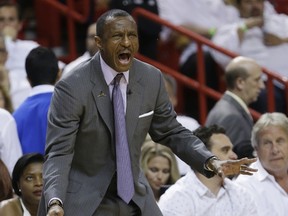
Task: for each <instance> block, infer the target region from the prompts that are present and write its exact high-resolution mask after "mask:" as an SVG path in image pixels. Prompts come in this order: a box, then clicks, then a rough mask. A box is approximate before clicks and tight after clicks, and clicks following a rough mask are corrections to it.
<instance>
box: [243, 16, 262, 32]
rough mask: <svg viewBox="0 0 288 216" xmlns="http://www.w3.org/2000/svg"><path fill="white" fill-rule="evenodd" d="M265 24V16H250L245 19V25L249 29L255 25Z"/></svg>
mask: <svg viewBox="0 0 288 216" xmlns="http://www.w3.org/2000/svg"><path fill="white" fill-rule="evenodd" d="M263 24H264V19H263V17H250V18H247V19H246V20H245V25H246V26H247V29H251V28H253V27H256V26H258V27H262V26H263Z"/></svg>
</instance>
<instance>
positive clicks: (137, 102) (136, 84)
mask: <svg viewBox="0 0 288 216" xmlns="http://www.w3.org/2000/svg"><path fill="white" fill-rule="evenodd" d="M135 63H136V62H135V61H134V63H133V65H132V67H131V68H130V70H129V85H128V87H127V89H129V90H131V94H128V95H127V110H126V127H127V137H128V143H129V144H131V143H132V138H133V134H134V131H135V128H136V125H137V122H138V117H139V112H140V107H141V103H142V92H143V86H142V85H141V83H140V79H141V74H142V73H141V71H136V67H135Z"/></svg>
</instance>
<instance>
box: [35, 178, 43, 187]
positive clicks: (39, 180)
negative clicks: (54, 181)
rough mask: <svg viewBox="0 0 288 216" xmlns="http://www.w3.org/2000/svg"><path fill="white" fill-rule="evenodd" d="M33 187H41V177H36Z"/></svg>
mask: <svg viewBox="0 0 288 216" xmlns="http://www.w3.org/2000/svg"><path fill="white" fill-rule="evenodd" d="M35 185H36V186H42V185H43V179H42V177H37V178H36V179H35Z"/></svg>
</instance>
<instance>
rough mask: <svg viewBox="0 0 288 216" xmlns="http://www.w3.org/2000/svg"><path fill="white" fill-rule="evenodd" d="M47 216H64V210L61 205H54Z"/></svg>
mask: <svg viewBox="0 0 288 216" xmlns="http://www.w3.org/2000/svg"><path fill="white" fill-rule="evenodd" d="M47 216H64V210H63V208H62V207H61V206H59V205H53V206H52V207H51V208H50V209H49V211H48V213H47Z"/></svg>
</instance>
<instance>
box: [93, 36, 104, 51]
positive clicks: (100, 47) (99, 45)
mask: <svg viewBox="0 0 288 216" xmlns="http://www.w3.org/2000/svg"><path fill="white" fill-rule="evenodd" d="M95 43H96V46H97V47H98V49H99V50H100V51H101V50H102V49H103V47H102V40H101V38H100V37H99V36H95Z"/></svg>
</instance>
